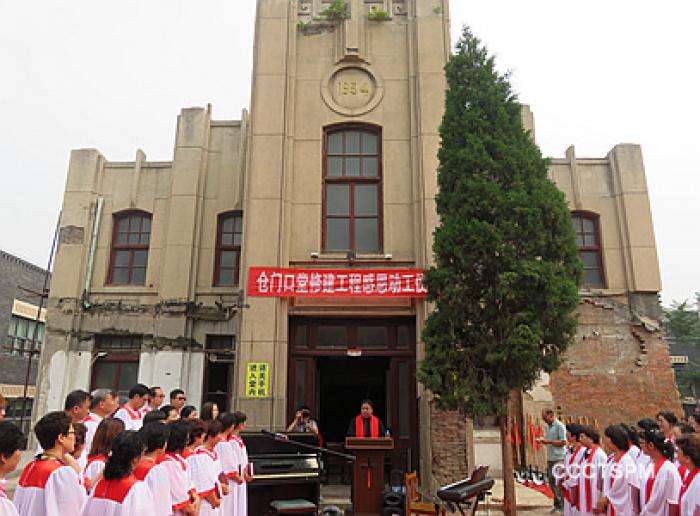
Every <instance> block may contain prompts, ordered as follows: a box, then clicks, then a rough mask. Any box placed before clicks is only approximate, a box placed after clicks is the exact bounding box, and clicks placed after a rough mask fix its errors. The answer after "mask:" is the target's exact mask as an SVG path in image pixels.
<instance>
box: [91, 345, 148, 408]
mask: <svg viewBox="0 0 700 516" xmlns="http://www.w3.org/2000/svg"><path fill="white" fill-rule="evenodd" d="M141 342H142V338H141V337H140V336H134V335H100V336H98V337H97V339H96V342H95V363H94V365H93V367H92V381H91V382H90V390H93V389H100V388H105V389H114V390H116V391H118V392H119V399H120V402H121V403H123V402H125V401H126V399H127V397H128V393H129V389H131V388H132V387H133V386H134V385H135V384H136V383H137V381H138V372H139V354H140V352H141Z"/></svg>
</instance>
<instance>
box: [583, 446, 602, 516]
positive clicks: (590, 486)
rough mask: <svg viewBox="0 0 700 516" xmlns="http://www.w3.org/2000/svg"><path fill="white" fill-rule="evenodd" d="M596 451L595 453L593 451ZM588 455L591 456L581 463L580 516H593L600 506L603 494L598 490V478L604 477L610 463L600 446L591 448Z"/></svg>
mask: <svg viewBox="0 0 700 516" xmlns="http://www.w3.org/2000/svg"><path fill="white" fill-rule="evenodd" d="M594 449H595V451H593V450H594ZM588 453H589V454H590V455H589V456H588V457H585V458H584V459H583V460H582V462H581V475H580V476H579V500H580V505H579V507H580V510H579V515H582V516H583V515H585V516H591V515H592V514H593V509H595V508H596V506H597V504H598V500H600V494H601V493H600V491H599V490H598V478H599V476H600V475H602V473H603V470H604V468H605V465H606V464H607V463H608V457H607V455H605V452H604V451H603V450H602V449H601V448H600V446H596V447H595V448H591V449H590V450H589V452H588ZM589 492H590V498H591V506H590V509H589V508H588V504H587V494H588V493H589Z"/></svg>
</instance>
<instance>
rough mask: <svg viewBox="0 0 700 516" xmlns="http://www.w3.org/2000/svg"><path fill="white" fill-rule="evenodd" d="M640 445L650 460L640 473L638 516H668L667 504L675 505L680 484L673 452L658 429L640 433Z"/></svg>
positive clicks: (671, 446)
mask: <svg viewBox="0 0 700 516" xmlns="http://www.w3.org/2000/svg"><path fill="white" fill-rule="evenodd" d="M640 446H641V448H642V450H644V453H645V454H646V455H647V456H648V457H649V458H650V460H651V463H650V465H649V466H647V467H646V468H644V469H643V470H641V472H640V474H641V476H640V479H639V484H640V498H641V499H640V507H641V509H642V511H641V515H642V516H668V514H669V502H676V499H677V496H678V491H679V489H680V485H681V476H680V474H679V473H678V468H676V466H675V464H674V463H673V456H674V451H675V450H674V448H673V445H672V444H671V443H669V442H668V441H666V437H665V436H664V434H663V433H662V432H661V430H658V429H650V430H643V431H642V433H641V434H640Z"/></svg>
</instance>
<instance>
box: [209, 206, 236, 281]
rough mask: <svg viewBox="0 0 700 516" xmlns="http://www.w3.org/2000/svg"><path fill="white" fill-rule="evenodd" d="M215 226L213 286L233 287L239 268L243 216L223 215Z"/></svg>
mask: <svg viewBox="0 0 700 516" xmlns="http://www.w3.org/2000/svg"><path fill="white" fill-rule="evenodd" d="M217 226H218V227H217V237H216V265H215V271H214V286H216V287H233V286H236V285H238V278H239V274H240V267H241V241H242V239H243V215H242V214H241V213H240V212H234V213H224V214H223V215H220V216H219V223H218V225H217Z"/></svg>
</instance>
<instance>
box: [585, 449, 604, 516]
mask: <svg viewBox="0 0 700 516" xmlns="http://www.w3.org/2000/svg"><path fill="white" fill-rule="evenodd" d="M598 448H600V446H593V448H591V454H590V455H589V456H588V460H587V461H586V465H585V466H584V467H583V476H584V482H585V485H586V512H591V510H592V508H591V504H592V503H593V491H592V489H593V486H591V464H592V463H593V457H594V456H595V454H596V452H597V451H598Z"/></svg>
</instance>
